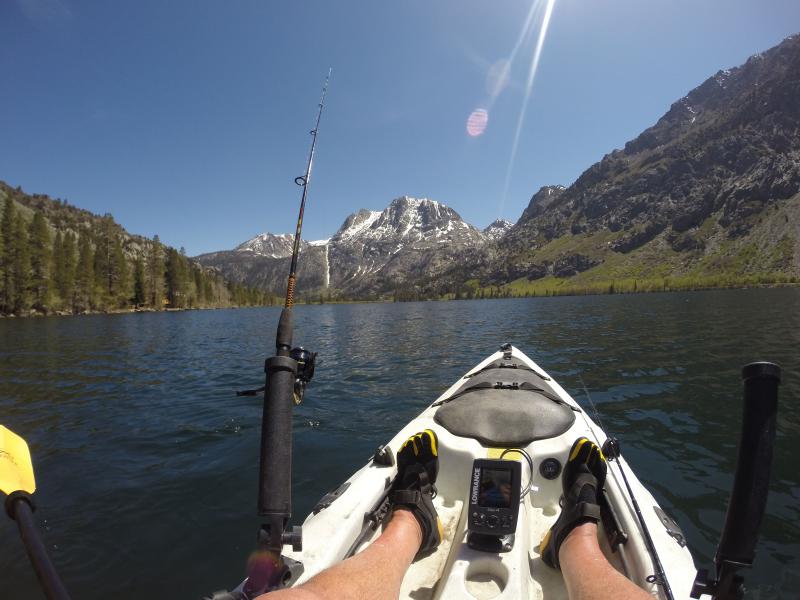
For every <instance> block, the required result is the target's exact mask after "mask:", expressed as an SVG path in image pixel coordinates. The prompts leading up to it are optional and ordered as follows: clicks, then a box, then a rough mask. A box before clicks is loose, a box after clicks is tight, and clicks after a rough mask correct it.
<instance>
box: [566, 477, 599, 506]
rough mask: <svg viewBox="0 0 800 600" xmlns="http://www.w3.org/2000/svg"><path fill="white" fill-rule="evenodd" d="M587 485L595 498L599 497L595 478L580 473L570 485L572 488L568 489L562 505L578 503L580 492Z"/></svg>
mask: <svg viewBox="0 0 800 600" xmlns="http://www.w3.org/2000/svg"><path fill="white" fill-rule="evenodd" d="M587 485H588V486H589V487H591V488H592V489H593V490H594V493H595V496H596V497H599V491H600V490H599V489H598V485H597V478H596V477H595V476H594V475H592V474H591V473H581V474H580V475H578V476H577V477H576V478H575V481H574V482H573V483H572V487H571V488H570V489H569V493H568V494H567V497H566V498H565V499H564V504H565V505H570V504H577V503H579V502H580V494H581V490H583V488H584V486H587Z"/></svg>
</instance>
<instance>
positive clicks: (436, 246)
mask: <svg viewBox="0 0 800 600" xmlns="http://www.w3.org/2000/svg"><path fill="white" fill-rule="evenodd" d="M493 225H495V227H494V229H493V230H492V231H495V230H500V229H506V228H507V226H506V225H505V224H493ZM490 227H491V226H490ZM285 238H286V236H276V235H273V234H268V233H267V234H262V235H260V236H257V237H255V238H253V239H251V240H248V241H247V242H245V243H244V244H241V245H240V246H238V247H237V248H236V249H234V250H226V251H221V252H212V253H209V254H203V255H200V256H198V257H197V260H198V261H200V262H201V263H202V264H204V265H207V266H213V267H216V268H218V269H220V270H221V271H222V272H224V273H225V274H226V275H228V276H230V277H233V278H234V279H236V280H238V281H243V282H246V283H247V284H248V285H253V286H258V287H261V288H264V289H269V290H272V291H274V292H279V291H280V290H282V289H283V286H285V281H286V276H287V274H288V272H289V258H288V257H289V256H290V254H291V240H286V239H285ZM488 239H489V237H488V236H486V235H484V234H483V233H482V232H480V231H479V230H478V229H476V228H475V227H473V226H472V225H470V224H468V223H466V222H465V221H464V220H463V219H462V218H461V217H460V216H459V214H458V213H457V212H456V211H454V210H453V209H452V208H450V207H449V206H447V205H445V204H442V203H440V202H436V201H435V200H429V199H427V198H422V199H417V198H411V197H409V196H402V197H400V198H396V199H395V200H393V201H392V202H391V203H390V204H389V206H388V207H386V209H384V210H383V211H370V210H366V209H362V210H360V211H358V212H356V213H353V214H351V215H350V216H348V217H347V218H346V219H345V221H344V223H343V224H342V226H341V227H340V228H339V229H338V231H336V233H335V234H334V235H333V236H332V237H331V238H330V240H322V241H319V242H309V243H304V244H302V246H301V253H302V258H301V260H300V261H299V263H298V264H299V266H298V289H299V290H301V291H306V292H309V291H315V292H316V291H320V290H331V289H332V290H337V291H339V292H342V293H344V294H345V295H348V296H355V297H366V296H375V295H381V294H390V293H393V292H394V291H395V290H396V289H397V288H398V287H399V286H401V285H403V284H404V283H405V282H406V281H408V280H416V279H419V278H425V277H430V276H431V275H433V274H435V273H437V272H441V271H444V270H446V269H447V268H448V267H449V265H450V264H451V263H452V261H453V260H454V259H455V258H456V257H457V256H459V255H460V254H461V253H463V252H465V251H467V250H468V249H471V248H477V247H479V246H481V245H483V244H485V243H486V241H487V240H488Z"/></svg>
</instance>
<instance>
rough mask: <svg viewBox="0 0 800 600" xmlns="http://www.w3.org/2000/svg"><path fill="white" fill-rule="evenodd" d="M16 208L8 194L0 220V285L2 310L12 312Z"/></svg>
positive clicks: (0, 308) (0, 306) (0, 307)
mask: <svg viewBox="0 0 800 600" xmlns="http://www.w3.org/2000/svg"><path fill="white" fill-rule="evenodd" d="M16 212H17V211H16V209H15V207H14V201H13V200H12V199H11V197H10V196H6V201H5V204H4V206H3V219H2V221H0V238H2V239H3V255H2V263H1V264H0V270H2V285H0V288H2V289H0V312H4V313H10V312H11V311H12V310H13V306H14V295H15V290H14V233H15V231H16V219H17V214H16Z"/></svg>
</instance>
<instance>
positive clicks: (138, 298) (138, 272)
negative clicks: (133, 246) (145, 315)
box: [133, 258, 147, 307]
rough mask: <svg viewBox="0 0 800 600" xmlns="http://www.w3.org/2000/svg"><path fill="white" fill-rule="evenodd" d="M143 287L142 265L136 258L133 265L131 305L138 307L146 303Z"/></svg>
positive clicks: (140, 260)
mask: <svg viewBox="0 0 800 600" xmlns="http://www.w3.org/2000/svg"><path fill="white" fill-rule="evenodd" d="M145 290H146V286H145V275H144V263H143V262H142V259H141V258H137V259H136V261H135V262H134V263H133V304H134V306H136V307H138V306H140V305H142V304H144V303H145V302H146V301H147V292H146V291H145Z"/></svg>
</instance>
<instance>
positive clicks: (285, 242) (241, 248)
mask: <svg viewBox="0 0 800 600" xmlns="http://www.w3.org/2000/svg"><path fill="white" fill-rule="evenodd" d="M293 245H294V234H292V233H283V234H278V235H275V234H273V233H262V234H260V235H257V236H256V237H254V238H251V239H249V240H247V241H246V242H244V243H242V244H239V245H238V246H236V248H234V250H235V251H236V252H252V253H254V254H257V255H259V256H268V257H269V258H285V257H286V256H291V255H292V247H293Z"/></svg>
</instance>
